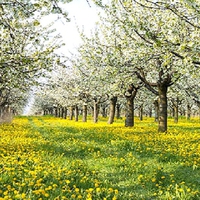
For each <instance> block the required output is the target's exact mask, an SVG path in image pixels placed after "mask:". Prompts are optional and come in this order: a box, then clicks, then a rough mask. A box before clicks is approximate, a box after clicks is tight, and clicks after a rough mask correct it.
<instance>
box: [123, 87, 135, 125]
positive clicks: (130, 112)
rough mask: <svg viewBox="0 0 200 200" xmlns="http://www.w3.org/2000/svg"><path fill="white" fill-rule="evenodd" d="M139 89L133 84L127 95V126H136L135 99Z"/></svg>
mask: <svg viewBox="0 0 200 200" xmlns="http://www.w3.org/2000/svg"><path fill="white" fill-rule="evenodd" d="M137 91H138V88H137V87H135V86H134V85H133V84H131V85H130V86H129V88H128V90H127V91H126V93H125V97H126V114H125V115H126V119H125V126H126V127H132V126H134V99H135V97H136V94H137Z"/></svg>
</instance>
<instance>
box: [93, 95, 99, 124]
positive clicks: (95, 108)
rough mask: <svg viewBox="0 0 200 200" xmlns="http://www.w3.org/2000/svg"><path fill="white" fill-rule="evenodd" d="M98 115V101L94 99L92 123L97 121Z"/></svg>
mask: <svg viewBox="0 0 200 200" xmlns="http://www.w3.org/2000/svg"><path fill="white" fill-rule="evenodd" d="M98 115H99V108H98V102H97V100H96V99H95V100H94V114H93V121H94V123H97V122H98Z"/></svg>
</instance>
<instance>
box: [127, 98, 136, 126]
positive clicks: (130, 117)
mask: <svg viewBox="0 0 200 200" xmlns="http://www.w3.org/2000/svg"><path fill="white" fill-rule="evenodd" d="M125 126H126V127H132V126H134V98H126V120H125Z"/></svg>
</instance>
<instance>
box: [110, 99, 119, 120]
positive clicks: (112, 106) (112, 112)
mask: <svg viewBox="0 0 200 200" xmlns="http://www.w3.org/2000/svg"><path fill="white" fill-rule="evenodd" d="M116 103H117V97H112V98H111V99H110V113H109V119H108V124H113V122H114V117H115V107H116Z"/></svg>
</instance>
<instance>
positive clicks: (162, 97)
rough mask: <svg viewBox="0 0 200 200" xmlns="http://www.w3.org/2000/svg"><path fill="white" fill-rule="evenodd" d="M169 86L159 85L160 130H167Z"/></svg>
mask: <svg viewBox="0 0 200 200" xmlns="http://www.w3.org/2000/svg"><path fill="white" fill-rule="evenodd" d="M167 88H168V86H166V85H164V84H163V85H160V86H159V87H158V93H159V117H158V132H166V131H167Z"/></svg>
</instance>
